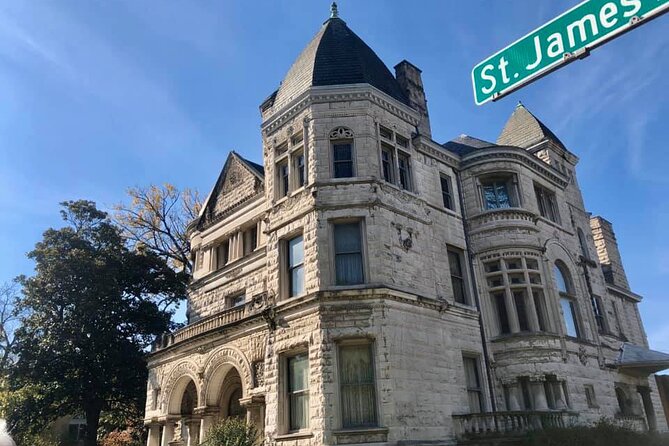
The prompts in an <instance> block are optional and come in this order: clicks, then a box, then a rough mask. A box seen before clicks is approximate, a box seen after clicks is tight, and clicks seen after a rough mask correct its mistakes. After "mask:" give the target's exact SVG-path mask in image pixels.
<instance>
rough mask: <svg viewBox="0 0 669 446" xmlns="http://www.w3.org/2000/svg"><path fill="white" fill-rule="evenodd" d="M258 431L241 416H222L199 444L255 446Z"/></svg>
mask: <svg viewBox="0 0 669 446" xmlns="http://www.w3.org/2000/svg"><path fill="white" fill-rule="evenodd" d="M258 440H259V437H258V431H257V430H256V428H255V427H254V426H253V425H251V424H248V423H247V422H246V421H245V420H244V419H242V418H224V419H222V420H221V421H219V422H218V423H216V424H214V425H213V426H212V427H211V428H210V429H209V431H207V435H206V436H205V438H204V441H203V442H202V443H200V444H201V446H256V445H257V444H258V443H259V441H258Z"/></svg>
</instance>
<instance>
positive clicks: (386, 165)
mask: <svg viewBox="0 0 669 446" xmlns="http://www.w3.org/2000/svg"><path fill="white" fill-rule="evenodd" d="M393 151H394V149H393V148H392V147H387V146H386V145H385V144H384V145H383V146H382V148H381V170H382V171H383V172H382V173H383V179H384V180H385V181H387V182H388V183H394V182H395V175H393V173H394V172H395V157H394V156H393Z"/></svg>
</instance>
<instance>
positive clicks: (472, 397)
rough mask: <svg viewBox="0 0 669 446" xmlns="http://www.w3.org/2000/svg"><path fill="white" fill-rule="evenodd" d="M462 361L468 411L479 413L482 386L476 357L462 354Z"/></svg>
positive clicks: (481, 407)
mask: <svg viewBox="0 0 669 446" xmlns="http://www.w3.org/2000/svg"><path fill="white" fill-rule="evenodd" d="M462 362H463V364H464V368H465V379H466V382H467V399H468V401H469V413H481V412H483V386H482V385H481V375H480V373H479V361H478V358H474V357H469V356H463V357H462Z"/></svg>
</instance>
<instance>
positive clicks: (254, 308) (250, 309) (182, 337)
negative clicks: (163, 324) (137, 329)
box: [151, 293, 272, 352]
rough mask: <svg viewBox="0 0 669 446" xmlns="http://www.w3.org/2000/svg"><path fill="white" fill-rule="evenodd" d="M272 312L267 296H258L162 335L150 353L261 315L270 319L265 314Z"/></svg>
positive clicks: (268, 315)
mask: <svg viewBox="0 0 669 446" xmlns="http://www.w3.org/2000/svg"><path fill="white" fill-rule="evenodd" d="M271 310H272V303H271V302H270V301H269V300H268V298H267V294H265V293H262V294H258V295H256V296H254V297H253V299H251V301H250V302H247V303H246V304H244V305H239V306H237V307H232V308H228V309H226V310H223V311H221V312H220V313H217V314H214V315H212V316H209V317H206V318H204V319H201V320H199V321H196V322H193V323H192V324H188V325H186V326H185V327H183V328H181V329H179V330H177V331H175V332H174V333H164V334H163V335H162V336H161V337H159V338H158V339H157V340H156V341H155V342H154V343H153V345H152V347H151V351H152V352H155V351H158V350H162V349H164V348H167V347H170V346H172V345H175V344H178V343H180V342H183V341H186V340H188V339H191V338H195V337H197V336H199V335H201V334H203V333H207V332H210V331H213V330H216V329H219V328H221V327H224V326H226V325H230V324H232V323H234V322H237V321H241V320H242V319H245V318H248V317H252V316H256V315H259V314H262V316H263V317H264V318H266V317H270V318H271V315H270V314H267V313H268V311H271Z"/></svg>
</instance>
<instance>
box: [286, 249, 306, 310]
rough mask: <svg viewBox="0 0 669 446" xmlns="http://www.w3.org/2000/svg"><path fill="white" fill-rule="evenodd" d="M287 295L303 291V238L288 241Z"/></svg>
mask: <svg viewBox="0 0 669 446" xmlns="http://www.w3.org/2000/svg"><path fill="white" fill-rule="evenodd" d="M287 246H288V296H289V297H293V296H299V295H300V294H303V293H304V238H303V237H302V236H299V237H295V238H294V239H292V240H289V241H288V244H287Z"/></svg>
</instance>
